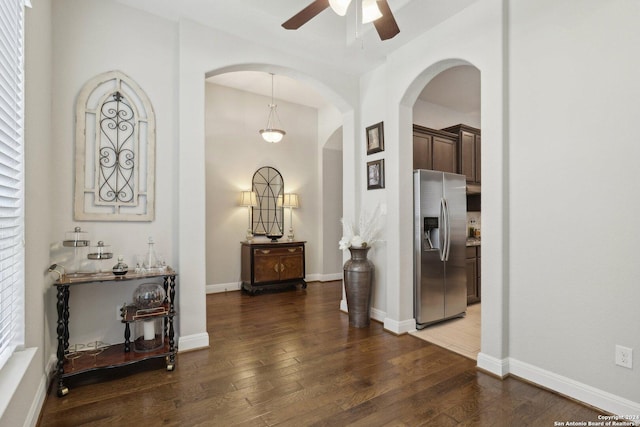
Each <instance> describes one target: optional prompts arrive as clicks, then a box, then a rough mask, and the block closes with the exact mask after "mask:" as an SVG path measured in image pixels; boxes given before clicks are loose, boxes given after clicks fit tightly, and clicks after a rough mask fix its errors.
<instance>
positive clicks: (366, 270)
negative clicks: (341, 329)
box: [344, 246, 374, 328]
mask: <svg viewBox="0 0 640 427" xmlns="http://www.w3.org/2000/svg"><path fill="white" fill-rule="evenodd" d="M369 249H371V247H369V246H365V247H361V248H351V247H350V248H349V251H350V252H351V259H349V260H347V262H345V263H344V289H345V292H346V294H347V306H348V308H349V326H353V327H355V328H365V327H367V326H369V319H370V314H369V313H370V311H371V286H372V285H373V269H374V267H373V263H372V262H371V261H369V260H368V259H367V252H369Z"/></svg>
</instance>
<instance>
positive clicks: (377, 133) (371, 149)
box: [367, 122, 384, 155]
mask: <svg viewBox="0 0 640 427" xmlns="http://www.w3.org/2000/svg"><path fill="white" fill-rule="evenodd" d="M380 151H384V126H383V124H382V122H380V123H376V124H375V125H372V126H369V127H368V128H367V155H369V154H373V153H379V152H380Z"/></svg>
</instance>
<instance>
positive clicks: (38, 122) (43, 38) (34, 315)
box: [0, 0, 55, 426]
mask: <svg viewBox="0 0 640 427" xmlns="http://www.w3.org/2000/svg"><path fill="white" fill-rule="evenodd" d="M34 3H35V6H37V7H34V8H33V9H26V10H25V19H26V22H25V67H26V70H25V81H26V83H25V139H24V143H25V316H26V325H25V335H26V336H25V338H26V340H25V341H26V347H27V348H29V349H35V355H34V356H33V358H32V359H31V361H30V362H27V361H26V360H25V361H24V363H16V362H17V361H20V360H24V359H25V357H24V355H25V354H27V353H29V352H30V351H31V350H29V351H22V352H19V353H21V354H20V355H19V356H18V357H17V359H16V356H14V357H12V359H11V360H10V361H9V363H8V364H7V365H5V367H4V368H3V372H0V393H1V394H2V401H3V402H5V399H6V400H8V406H7V408H6V410H4V412H3V413H0V425H2V426H21V425H34V424H35V421H36V420H37V418H38V414H39V412H40V407H41V405H42V403H43V401H44V396H45V393H46V390H47V387H48V382H47V380H48V377H47V365H48V362H49V357H50V352H49V351H48V349H50V348H51V339H50V334H49V331H51V330H52V328H54V327H55V324H54V323H49V322H48V319H49V318H50V316H49V313H51V312H52V311H55V304H53V300H52V299H51V298H50V297H51V294H50V293H48V292H49V289H50V284H51V280H50V279H49V277H48V275H47V274H46V273H45V272H46V270H47V268H48V266H49V245H48V240H49V238H50V236H51V234H52V226H51V220H50V212H51V207H52V206H51V199H52V196H51V192H50V190H49V178H50V174H51V169H52V167H53V165H52V164H51V161H50V157H49V156H50V155H51V150H52V149H51V143H52V139H51V110H50V106H51V65H52V48H51V31H52V29H51V2H50V1H49V0H38V1H37V2H34ZM27 360H28V358H27ZM18 367H19V369H16V372H6V371H7V370H11V369H14V368H18ZM23 369H25V371H24V374H23V376H22V377H21V378H20V383H19V386H18V387H17V388H15V389H14V387H13V386H10V385H9V384H8V383H7V381H6V380H7V378H9V377H11V376H15V375H17V372H22V370H23ZM8 374H10V375H8Z"/></svg>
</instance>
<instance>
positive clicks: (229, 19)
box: [115, 0, 480, 111]
mask: <svg viewBox="0 0 640 427" xmlns="http://www.w3.org/2000/svg"><path fill="white" fill-rule="evenodd" d="M115 1H117V2H119V3H122V4H126V5H128V6H131V7H135V8H138V9H142V10H145V11H147V12H150V13H153V14H156V15H159V16H162V17H165V18H167V19H170V20H175V21H177V20H179V19H188V20H192V21H194V22H197V23H199V24H201V25H205V26H209V27H212V28H215V29H217V30H220V31H223V32H226V33H229V34H232V35H234V36H236V37H238V38H241V39H247V40H251V41H252V42H254V43H256V44H262V45H264V46H265V47H268V48H270V49H273V48H276V49H279V50H284V51H287V52H290V53H292V54H295V55H297V56H300V57H302V58H307V59H308V60H310V61H315V62H320V63H322V64H323V65H325V66H327V67H331V68H338V67H339V69H340V70H341V71H343V72H347V73H349V74H355V75H359V74H362V73H364V72H366V71H367V70H370V69H372V68H375V67H377V66H378V65H380V64H382V63H383V62H384V59H385V57H386V56H387V55H389V54H390V53H391V52H393V51H394V50H395V49H398V48H399V47H400V46H402V45H404V44H405V43H407V42H408V41H410V40H412V39H414V38H416V37H418V36H419V35H420V34H422V33H424V32H426V31H428V30H429V29H431V28H433V27H434V26H435V25H437V24H438V23H440V22H442V21H444V20H446V19H447V18H449V17H450V16H452V15H454V14H456V13H458V12H459V11H461V10H462V9H464V8H466V7H467V6H469V5H470V4H472V3H474V2H475V1H477V0H387V1H388V3H389V6H390V8H391V10H392V11H393V13H394V16H395V18H396V21H397V22H398V26H399V27H400V34H398V35H397V36H396V37H394V38H392V39H390V40H386V41H381V40H380V39H379V37H378V34H377V32H376V31H375V28H374V27H373V25H372V24H365V25H356V19H355V6H354V4H355V3H356V2H352V5H351V6H350V7H349V10H348V12H347V15H346V16H343V17H341V16H338V15H336V14H335V13H333V11H332V10H331V9H327V10H325V11H323V12H321V13H320V14H319V15H318V16H316V17H315V18H313V19H312V20H311V21H309V22H308V23H306V24H305V25H303V26H302V27H301V28H300V29H298V30H295V31H290V30H285V29H284V28H282V27H281V24H282V23H283V22H284V21H286V20H287V19H289V18H290V17H291V16H293V15H294V14H296V13H297V12H299V11H300V10H301V9H302V8H304V7H305V6H307V5H308V4H310V3H311V2H312V0H180V1H176V0H115ZM356 32H357V33H358V36H357V37H356ZM336 64H339V65H336ZM456 68H458V70H456V71H452V73H451V74H447V73H442V74H441V75H439V76H437V77H436V78H435V79H434V80H433V81H432V82H433V84H430V85H427V87H426V88H425V91H424V92H423V94H422V95H421V96H420V98H421V99H423V100H427V101H429V102H432V103H435V104H439V105H442V106H445V107H447V108H452V109H458V110H459V111H472V109H473V108H477V110H479V104H480V101H479V90H478V96H477V99H475V100H474V99H470V100H469V99H466V98H469V97H468V93H469V91H465V85H467V84H477V86H476V87H477V88H479V73H478V71H477V70H476V69H475V68H472V67H456ZM452 70H453V69H452ZM474 73H475V74H477V82H476V80H474V79H476V77H474V75H473V74H474ZM207 81H209V82H212V83H215V84H219V85H222V86H228V87H232V88H235V89H239V90H244V91H248V92H252V93H257V94H261V95H265V96H270V95H271V78H270V76H269V74H267V73H263V72H255V71H243V72H234V73H227V74H221V75H217V76H213V77H210V78H208V79H207ZM274 81H275V83H274V87H275V90H274V91H275V97H276V98H277V99H281V100H284V101H288V102H294V103H298V104H301V105H306V106H310V107H314V108H321V107H322V106H324V105H325V104H326V100H325V99H324V98H323V97H322V96H321V95H319V94H318V93H317V92H316V91H314V90H313V89H312V88H311V87H309V86H307V85H306V84H303V83H300V82H298V81H296V80H294V79H291V78H289V77H286V76H282V75H277V76H275V79H274ZM474 82H475V83H474ZM442 85H444V86H442ZM441 86H442V87H445V88H447V89H446V90H444V89H442V88H441ZM462 93H466V94H467V97H466V98H465V97H463V96H459V94H462ZM471 93H473V91H472V92H471ZM463 99H465V101H464V102H465V105H460V103H461V102H462V101H461V100H463ZM474 104H477V107H474ZM470 109H471V110H470Z"/></svg>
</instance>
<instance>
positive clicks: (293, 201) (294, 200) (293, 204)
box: [282, 193, 300, 242]
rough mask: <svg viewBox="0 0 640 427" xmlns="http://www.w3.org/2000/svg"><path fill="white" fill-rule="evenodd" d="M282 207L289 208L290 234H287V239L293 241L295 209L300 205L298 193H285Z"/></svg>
mask: <svg viewBox="0 0 640 427" xmlns="http://www.w3.org/2000/svg"><path fill="white" fill-rule="evenodd" d="M282 207H283V208H289V234H287V240H288V241H290V242H293V240H294V237H295V236H294V234H293V210H294V209H297V208H299V207H300V203H299V201H298V195H297V194H296V193H285V195H284V199H283V200H282Z"/></svg>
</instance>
